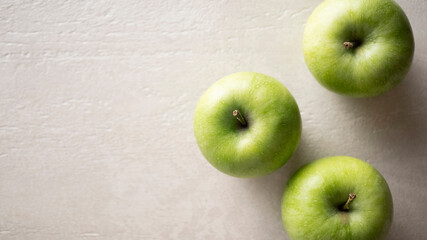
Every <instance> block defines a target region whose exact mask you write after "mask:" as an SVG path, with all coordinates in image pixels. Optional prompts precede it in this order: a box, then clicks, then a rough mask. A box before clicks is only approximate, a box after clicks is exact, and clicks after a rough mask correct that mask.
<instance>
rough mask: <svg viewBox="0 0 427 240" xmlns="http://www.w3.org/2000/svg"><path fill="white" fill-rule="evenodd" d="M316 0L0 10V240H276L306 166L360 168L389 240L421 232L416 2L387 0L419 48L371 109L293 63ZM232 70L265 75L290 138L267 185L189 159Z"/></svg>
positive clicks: (423, 190)
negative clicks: (285, 205) (204, 106)
mask: <svg viewBox="0 0 427 240" xmlns="http://www.w3.org/2000/svg"><path fill="white" fill-rule="evenodd" d="M320 2H321V0H304V1H301V0H266V1H257V0H234V1H223V0H218V1H210V0H197V1H196V0H169V1H168V0H143V1H140V0H122V1H96V0H95V1H65V0H64V1H63V0H61V1H53V0H46V1H41V0H34V1H22V0H16V1H11V0H5V1H1V2H0V50H1V51H0V76H1V79H0V112H1V114H0V239H31V240H39V239H40V240H42V239H43V240H45V239H65V240H70V239H147V240H148V239H153V240H154V239H214V240H215V239H237V240H239V239H245V240H248V239H288V238H287V237H286V233H285V231H284V229H283V227H282V223H281V214H280V198H281V194H282V190H283V187H284V185H285V183H286V181H287V179H288V178H289V177H290V175H291V174H292V173H293V172H294V171H295V170H296V169H297V168H299V167H300V166H302V165H303V164H305V163H308V162H310V161H313V160H315V159H317V158H321V157H325V156H332V155H349V156H354V157H358V158H361V159H364V160H366V161H367V162H369V163H371V164H372V165H373V166H374V167H376V168H377V169H378V170H379V171H380V172H381V173H382V174H383V175H384V177H385V178H386V179H387V181H388V183H389V185H390V188H391V191H392V194H393V197H394V203H395V214H394V222H393V226H392V229H391V232H390V234H389V237H388V239H390V240H398V239H406V240H411V239H423V238H425V236H426V234H427V229H426V226H427V221H426V219H427V218H426V215H425V213H426V210H427V207H426V206H427V205H426V199H427V184H426V183H427V175H426V170H427V161H426V155H427V146H426V144H427V94H426V91H427V81H426V76H427V68H426V64H427V44H425V43H424V41H426V40H427V30H426V26H427V15H426V12H427V1H425V0H411V1H405V0H398V1H397V2H398V3H399V4H400V5H401V6H402V8H403V9H404V10H405V12H406V13H407V15H408V18H409V19H410V21H411V24H412V27H413V30H414V35H415V39H416V52H415V57H414V62H413V65H412V68H411V71H410V73H409V74H408V76H407V78H406V80H405V81H404V82H403V83H402V84H400V85H399V86H398V87H397V88H395V89H394V90H392V91H391V92H389V93H386V94H384V95H382V96H379V97H376V98H372V99H351V98H347V97H343V96H339V95H336V94H334V93H331V92H329V91H327V90H325V89H324V88H322V87H321V86H320V85H319V84H318V83H317V82H316V81H315V80H314V79H313V77H312V76H311V74H310V73H309V72H308V70H307V68H306V66H305V63H304V59H303V56H302V48H301V42H302V35H303V29H304V25H305V22H306V20H307V19H308V17H309V15H310V13H311V12H312V11H313V9H314V8H315V7H316V6H317V5H318V4H319V3H320ZM238 71H256V72H261V73H265V74H268V75H271V76H274V77H275V78H277V79H278V80H280V81H281V82H282V83H283V84H285V85H286V86H287V87H288V89H289V90H290V91H291V92H292V94H293V95H294V97H295V98H296V100H297V102H298V104H299V107H300V109H301V114H302V119H303V135H302V140H301V143H300V146H299V148H298V150H297V152H296V154H295V155H294V157H293V158H292V159H291V160H290V161H289V162H288V163H287V164H286V165H285V167H283V168H281V169H280V170H279V171H277V172H275V173H274V174H272V175H269V176H266V177H262V178H258V179H250V180H248V179H237V178H233V177H229V176H227V175H224V174H222V173H220V172H218V171H216V170H215V169H214V168H213V167H212V166H210V165H209V164H208V162H207V161H206V160H205V159H204V158H203V156H202V155H201V153H200V151H199V149H198V147H197V145H196V142H195V139H194V136H193V130H192V121H193V112H194V109H195V107H196V104H197V101H198V99H199V97H200V96H201V95H202V94H203V92H204V91H205V90H206V89H207V88H208V87H209V86H210V85H211V84H212V83H214V82H215V81H216V80H218V79H220V78H222V77H223V76H225V75H228V74H230V73H234V72H238Z"/></svg>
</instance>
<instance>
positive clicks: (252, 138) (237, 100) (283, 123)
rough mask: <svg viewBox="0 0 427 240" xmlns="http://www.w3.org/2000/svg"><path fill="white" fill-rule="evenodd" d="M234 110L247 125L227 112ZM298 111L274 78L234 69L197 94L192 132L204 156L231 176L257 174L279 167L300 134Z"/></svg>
mask: <svg viewBox="0 0 427 240" xmlns="http://www.w3.org/2000/svg"><path fill="white" fill-rule="evenodd" d="M234 110H238V111H240V112H241V114H242V115H243V116H244V118H245V119H246V120H247V122H248V125H247V127H242V124H240V122H239V121H238V120H237V119H236V117H234V116H233V111H234ZM301 125H302V124H301V116H300V112H299V109H298V106H297V103H296V101H295V99H294V98H293V97H292V95H291V93H290V92H289V91H288V90H287V89H286V87H285V86H283V84H282V83H280V82H279V81H277V80H276V79H274V78H272V77H270V76H267V75H264V74H260V73H254V72H240V73H235V74H232V75H229V76H226V77H224V78H223V79H221V80H219V81H217V82H216V83H214V84H213V85H212V86H211V87H210V88H209V89H208V90H207V91H206V92H205V93H204V94H203V96H202V97H201V98H200V100H199V103H198V104H197V107H196V111H195V115H194V134H195V137H196V140H197V144H198V145H199V148H200V150H201V152H202V153H203V155H204V156H205V158H206V159H207V160H208V161H209V162H210V163H211V164H212V165H213V166H214V167H215V168H217V169H218V170H220V171H221V172H223V173H226V174H228V175H231V176H235V177H244V178H251V177H259V176H263V175H267V174H269V173H272V172H273V171H275V170H277V169H279V168H280V167H282V166H283V165H284V164H285V163H286V162H287V161H288V159H289V158H290V157H291V156H292V154H293V153H294V151H295V149H296V148H297V146H298V143H299V140H300V137H301V128H302V127H301Z"/></svg>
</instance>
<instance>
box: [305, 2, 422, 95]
mask: <svg viewBox="0 0 427 240" xmlns="http://www.w3.org/2000/svg"><path fill="white" fill-rule="evenodd" d="M303 51H304V57H305V61H306V64H307V66H308V69H309V70H310V72H311V73H312V74H313V75H314V77H315V78H316V79H317V80H318V81H319V82H320V83H321V84H322V85H323V86H324V87H326V88H327V89H329V90H331V91H334V92H336V93H339V94H344V95H349V96H353V97H371V96H375V95H379V94H381V93H384V92H386V91H388V90H390V89H392V88H393V87H395V86H396V85H397V84H398V83H399V82H401V81H402V80H403V79H404V77H405V76H406V74H407V73H408V71H409V68H410V66H411V63H412V58H413V54H414V37H413V34H412V30H411V26H410V23H409V21H408V19H407V17H406V15H405V13H404V12H403V10H402V9H401V8H400V7H399V5H397V4H396V3H395V2H394V1H393V0H325V1H324V2H322V3H321V4H320V5H319V6H318V7H317V8H316V9H315V10H314V12H313V13H312V14H311V16H310V18H309V20H308V22H307V25H306V28H305V32H304V40H303Z"/></svg>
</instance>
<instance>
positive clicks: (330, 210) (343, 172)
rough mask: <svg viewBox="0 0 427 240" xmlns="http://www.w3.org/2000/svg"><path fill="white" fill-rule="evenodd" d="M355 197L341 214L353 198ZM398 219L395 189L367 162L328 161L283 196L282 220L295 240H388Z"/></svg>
mask: <svg viewBox="0 0 427 240" xmlns="http://www.w3.org/2000/svg"><path fill="white" fill-rule="evenodd" d="M350 193H354V194H356V198H355V199H354V200H353V201H352V202H351V204H350V209H349V210H348V211H342V210H340V209H341V206H342V205H344V204H345V203H346V201H347V199H348V198H349V194H350ZM392 217H393V201H392V196H391V193H390V189H389V187H388V185H387V182H386V181H385V179H384V178H383V177H382V176H381V174H380V173H379V172H378V171H377V170H376V169H375V168H373V167H372V166H371V165H369V164H368V163H366V162H364V161H362V160H359V159H356V158H352V157H342V156H339V157H327V158H323V159H320V160H317V161H314V162H312V163H310V164H308V165H306V166H304V167H303V168H301V169H300V170H298V171H297V172H296V173H295V174H294V175H293V176H292V177H291V179H290V180H289V181H288V183H287V185H286V187H285V191H284V193H283V197H282V220H283V225H284V227H285V230H286V232H287V234H288V235H289V237H290V238H291V239H292V240H303V239H310V240H320V239H325V240H329V239H335V240H340V239H348V240H350V239H352V240H353V239H363V240H374V239H384V238H385V236H386V235H387V232H388V230H389V228H390V225H391V222H392Z"/></svg>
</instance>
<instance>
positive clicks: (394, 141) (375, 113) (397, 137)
mask: <svg viewBox="0 0 427 240" xmlns="http://www.w3.org/2000/svg"><path fill="white" fill-rule="evenodd" d="M426 76H427V71H426V69H423V66H422V65H421V63H414V64H413V65H412V67H411V70H410V72H409V73H408V75H407V76H406V78H405V79H404V80H403V82H402V83H400V84H399V85H398V86H397V87H396V88H395V89H393V90H391V91H390V92H388V93H385V94H383V95H380V96H378V97H374V98H368V99H355V98H347V97H342V99H341V100H342V101H343V103H344V104H345V105H346V108H348V109H353V111H351V112H349V113H350V114H353V115H354V117H355V118H357V117H359V118H360V117H362V118H363V119H364V120H365V121H366V125H367V126H369V127H370V128H366V130H365V129H360V128H358V129H357V130H358V133H360V132H361V133H360V136H366V137H371V136H372V134H375V132H372V131H371V130H372V127H377V128H378V129H379V130H380V131H383V132H382V133H379V134H375V136H378V137H380V139H377V141H376V142H375V144H378V145H379V146H381V144H387V145H386V146H383V147H392V148H394V149H396V150H395V152H398V150H402V151H403V152H408V153H420V152H421V151H424V149H425V147H424V145H425V144H422V143H426V140H427V138H426V137H427V136H426V133H427V114H425V113H424V112H425V111H427V108H426V105H427V94H425V92H424V91H425V90H426V89H427V83H426V81H425V78H426ZM338 97H340V96H338ZM364 130H365V132H363V131H364ZM375 130H376V129H375V128H374V131H375ZM404 140H407V141H410V143H413V144H408V143H404V142H403V141H404ZM420 143H421V144H420ZM424 152H425V151H424ZM426 153H427V152H426ZM400 163H401V162H400Z"/></svg>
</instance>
